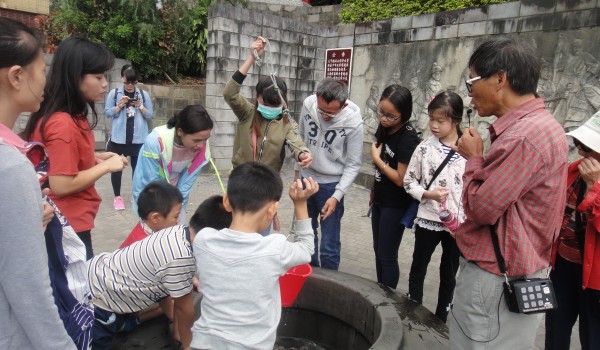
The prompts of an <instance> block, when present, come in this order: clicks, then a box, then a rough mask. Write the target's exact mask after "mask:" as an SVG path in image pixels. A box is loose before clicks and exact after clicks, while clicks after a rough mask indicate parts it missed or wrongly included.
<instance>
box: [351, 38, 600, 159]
mask: <svg viewBox="0 0 600 350" xmlns="http://www.w3.org/2000/svg"><path fill="white" fill-rule="evenodd" d="M598 34H600V32H599V31H598V30H574V31H563V32H551V33H549V32H539V33H527V34H521V35H520V37H521V38H522V39H524V40H526V41H528V42H530V43H532V45H537V47H536V48H535V49H536V51H537V53H538V55H539V57H540V58H541V66H540V79H539V81H538V87H537V92H538V94H539V95H540V97H543V98H544V102H545V105H546V108H548V110H549V111H550V112H552V113H553V115H554V116H555V117H556V119H557V120H558V121H559V123H561V125H563V127H564V129H565V131H570V130H573V129H575V128H577V127H579V126H580V125H581V124H583V123H584V122H585V121H586V120H587V119H588V118H589V117H591V116H592V114H594V113H595V112H596V111H598V110H600V41H597V40H595V39H596V38H597V37H598ZM485 39H486V38H484V37H474V38H460V39H447V40H437V41H429V42H414V43H406V44H399V45H378V46H366V47H357V48H355V51H354V52H355V57H354V66H357V65H360V66H362V67H363V68H364V67H366V69H363V70H362V74H360V73H359V74H353V77H352V94H351V96H350V98H351V99H352V100H353V101H354V102H356V103H357V104H358V105H359V106H363V112H364V119H365V130H366V132H367V133H369V134H372V133H374V132H375V130H376V128H377V125H378V119H377V115H376V113H377V111H376V108H377V107H376V106H377V103H378V101H379V97H380V93H381V91H383V89H384V88H385V87H386V86H388V85H390V84H393V83H396V84H400V85H403V84H402V82H404V84H406V85H403V86H406V87H407V88H408V89H409V90H410V91H411V93H412V96H413V112H412V116H411V123H412V124H413V125H414V126H415V128H416V129H417V130H418V131H419V132H421V133H423V137H426V136H427V135H428V134H429V127H428V121H429V117H428V114H427V104H428V103H429V101H430V100H431V98H432V97H433V96H435V95H436V94H437V93H439V92H441V91H443V90H445V89H450V90H453V91H454V92H456V93H458V94H459V95H460V96H461V97H462V98H463V102H464V105H465V112H466V110H467V109H468V108H469V105H470V97H469V96H468V92H467V89H466V87H465V82H464V80H465V78H466V77H467V76H468V72H469V70H468V68H466V65H467V63H468V60H469V57H470V55H471V53H472V52H473V51H474V49H475V48H476V47H477V46H478V45H479V44H480V43H481V42H482V41H484V40H485ZM392 58H393V59H392ZM390 62H399V63H398V64H393V65H390V64H389V63H390ZM354 71H355V72H357V70H354ZM493 120H495V118H494V117H492V118H481V117H480V116H478V115H477V113H476V111H473V113H472V115H471V126H473V127H476V128H478V129H479V130H482V131H485V135H486V137H485V140H486V149H487V147H488V146H487V145H489V138H488V136H487V127H488V126H489V125H490V124H491V122H492V121H493ZM462 126H463V127H467V126H468V120H467V117H466V113H465V114H464V118H463V123H462Z"/></svg>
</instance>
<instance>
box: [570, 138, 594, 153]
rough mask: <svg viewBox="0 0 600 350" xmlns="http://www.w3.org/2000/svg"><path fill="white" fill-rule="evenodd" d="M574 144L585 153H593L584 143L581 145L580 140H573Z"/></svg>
mask: <svg viewBox="0 0 600 350" xmlns="http://www.w3.org/2000/svg"><path fill="white" fill-rule="evenodd" d="M573 144H574V145H575V147H577V148H579V149H580V150H582V151H583V152H586V153H588V152H592V151H593V150H592V149H591V148H589V147H588V146H586V145H584V144H583V143H581V141H579V140H578V139H573Z"/></svg>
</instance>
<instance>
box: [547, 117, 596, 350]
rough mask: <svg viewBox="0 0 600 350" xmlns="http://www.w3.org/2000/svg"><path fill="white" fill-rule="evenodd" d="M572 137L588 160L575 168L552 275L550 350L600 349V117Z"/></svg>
mask: <svg viewBox="0 0 600 350" xmlns="http://www.w3.org/2000/svg"><path fill="white" fill-rule="evenodd" d="M567 135H569V136H571V137H573V142H574V144H575V146H576V147H577V149H578V152H579V155H580V156H582V157H583V158H582V159H580V160H578V161H576V162H574V163H572V164H571V165H570V166H569V174H568V177H567V184H568V187H567V203H566V207H565V215H564V219H563V224H562V228H561V230H560V234H559V235H558V240H557V241H556V243H555V244H554V251H553V255H552V257H553V261H552V263H553V270H552V272H551V273H550V277H551V278H552V283H553V285H554V290H555V293H556V302H557V304H558V309H556V310H551V311H548V312H547V314H546V350H560V349H565V350H568V349H569V348H570V342H571V331H572V329H573V325H574V324H575V321H577V318H579V341H580V342H581V348H582V349H583V350H587V349H600V332H598V330H600V112H599V113H596V114H594V115H593V116H592V117H591V118H590V119H589V120H588V121H587V122H586V123H585V124H583V125H582V126H580V127H579V128H577V129H575V130H573V131H571V132H570V133H568V134H567Z"/></svg>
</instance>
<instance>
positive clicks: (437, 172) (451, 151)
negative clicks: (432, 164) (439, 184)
mask: <svg viewBox="0 0 600 350" xmlns="http://www.w3.org/2000/svg"><path fill="white" fill-rule="evenodd" d="M454 153H456V152H455V151H454V150H450V152H448V155H447V156H446V158H444V161H443V162H442V164H440V166H438V168H437V169H436V170H435V173H433V177H432V178H431V181H429V184H427V187H425V191H428V190H429V187H431V184H432V183H433V181H435V179H436V178H437V177H438V175H439V174H440V173H441V172H442V170H443V169H444V167H445V166H446V164H448V162H449V161H450V159H451V158H452V156H453V155H454Z"/></svg>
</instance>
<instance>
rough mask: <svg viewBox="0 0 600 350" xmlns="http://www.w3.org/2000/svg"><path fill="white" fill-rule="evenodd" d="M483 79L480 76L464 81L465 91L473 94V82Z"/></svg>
mask: <svg viewBox="0 0 600 350" xmlns="http://www.w3.org/2000/svg"><path fill="white" fill-rule="evenodd" d="M483 78H484V77H482V76H481V75H478V76H476V77H475V78H471V79H467V80H465V85H466V86H467V91H469V93H472V92H473V82H474V81H477V80H480V79H483Z"/></svg>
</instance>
